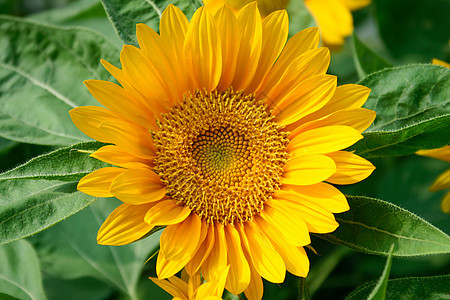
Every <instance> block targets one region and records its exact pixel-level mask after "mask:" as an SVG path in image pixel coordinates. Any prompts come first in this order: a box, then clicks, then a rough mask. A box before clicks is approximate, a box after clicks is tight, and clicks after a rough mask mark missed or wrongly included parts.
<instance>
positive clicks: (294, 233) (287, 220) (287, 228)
mask: <svg viewBox="0 0 450 300" xmlns="http://www.w3.org/2000/svg"><path fill="white" fill-rule="evenodd" d="M260 216H261V217H262V218H264V219H265V220H266V221H267V222H268V223H270V224H271V225H272V226H274V227H276V228H277V229H278V230H279V231H280V232H281V233H283V236H284V238H285V240H286V242H288V243H289V244H291V245H294V246H304V245H308V244H309V243H311V239H310V237H309V233H308V228H307V227H306V224H305V222H304V221H303V218H302V217H299V215H298V214H297V212H295V211H289V209H288V208H287V207H284V206H282V205H280V203H277V202H276V201H270V203H266V205H265V206H264V210H263V211H262V212H261V214H260Z"/></svg>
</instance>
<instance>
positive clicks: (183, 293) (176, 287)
mask: <svg viewBox="0 0 450 300" xmlns="http://www.w3.org/2000/svg"><path fill="white" fill-rule="evenodd" d="M170 278H171V279H174V278H177V277H175V276H173V277H170ZM149 279H150V280H151V281H153V282H154V283H155V284H156V285H157V286H159V287H160V288H162V289H163V290H165V291H166V292H168V293H169V294H170V295H172V296H173V297H174V299H175V298H179V299H182V300H188V296H187V289H188V287H187V283H186V282H184V281H183V280H181V279H179V278H177V279H178V280H177V279H174V280H177V284H173V283H171V282H169V281H168V280H166V279H164V280H161V279H158V278H154V277H149Z"/></svg>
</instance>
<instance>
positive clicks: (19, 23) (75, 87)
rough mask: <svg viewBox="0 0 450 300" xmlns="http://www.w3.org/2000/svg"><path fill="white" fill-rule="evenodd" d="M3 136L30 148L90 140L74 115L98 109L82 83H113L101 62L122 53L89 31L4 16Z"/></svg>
mask: <svg viewBox="0 0 450 300" xmlns="http://www.w3.org/2000/svg"><path fill="white" fill-rule="evenodd" d="M0 32H2V34H1V35H0V136H3V137H5V138H8V139H11V140H16V141H20V142H25V143H32V144H42V145H70V144H74V143H77V142H81V141H86V140H90V138H88V137H87V136H86V135H84V134H83V133H82V132H81V131H80V130H78V129H77V128H76V127H75V125H74V124H73V123H72V121H71V119H70V116H69V110H70V109H72V108H74V107H76V106H79V105H98V103H97V102H96V101H95V99H94V98H93V97H92V96H91V95H90V94H89V92H88V91H87V89H86V88H85V87H84V85H83V83H82V81H83V80H86V79H91V78H95V79H107V78H109V76H107V73H106V71H105V70H103V67H102V66H101V64H100V59H102V58H103V59H106V60H108V61H111V62H112V63H116V62H117V60H118V57H119V55H118V54H119V49H118V48H116V46H114V45H113V44H111V43H110V42H108V41H106V40H105V39H104V38H103V37H102V36H100V35H98V34H96V33H94V32H92V31H90V30H86V29H79V28H78V29H76V28H61V27H54V26H46V25H41V24H38V23H34V22H29V21H24V20H21V19H16V18H11V17H0Z"/></svg>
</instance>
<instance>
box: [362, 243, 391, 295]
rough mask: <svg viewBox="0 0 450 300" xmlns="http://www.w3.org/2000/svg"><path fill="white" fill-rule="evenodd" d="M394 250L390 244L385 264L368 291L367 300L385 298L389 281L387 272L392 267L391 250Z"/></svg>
mask: <svg viewBox="0 0 450 300" xmlns="http://www.w3.org/2000/svg"><path fill="white" fill-rule="evenodd" d="M393 250H394V245H391V248H390V249H389V254H388V258H387V260H386V265H385V266H384V270H383V273H382V274H381V277H380V279H379V280H378V282H377V284H376V285H375V287H374V289H373V290H372V292H371V293H370V295H369V297H367V300H384V299H386V289H387V285H388V281H389V273H390V272H391V267H392V251H393Z"/></svg>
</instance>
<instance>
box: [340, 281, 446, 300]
mask: <svg viewBox="0 0 450 300" xmlns="http://www.w3.org/2000/svg"><path fill="white" fill-rule="evenodd" d="M375 285H376V282H370V283H368V284H365V285H363V286H361V287H359V288H357V289H356V290H355V291H353V292H352V293H351V294H350V295H348V296H347V298H345V299H346V300H359V299H367V297H368V296H369V294H370V292H371V290H372V289H373V287H374V286H375ZM449 295H450V275H445V276H434V277H412V278H398V279H391V280H389V282H388V287H387V291H386V299H395V300H410V299H420V300H444V299H446V300H448V299H450V296H449Z"/></svg>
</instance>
